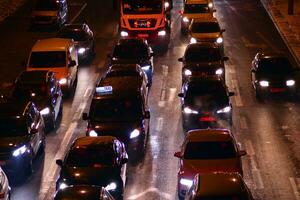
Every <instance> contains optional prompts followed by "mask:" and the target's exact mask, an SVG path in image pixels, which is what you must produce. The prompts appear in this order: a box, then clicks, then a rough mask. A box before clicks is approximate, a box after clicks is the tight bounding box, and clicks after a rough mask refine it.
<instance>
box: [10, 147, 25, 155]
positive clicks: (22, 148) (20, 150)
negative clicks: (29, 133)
mask: <svg viewBox="0 0 300 200" xmlns="http://www.w3.org/2000/svg"><path fill="white" fill-rule="evenodd" d="M26 150H27V147H26V146H25V145H23V146H21V147H19V148H18V149H16V150H14V152H13V156H14V157H18V156H19V155H22V154H23V153H25V151H26Z"/></svg>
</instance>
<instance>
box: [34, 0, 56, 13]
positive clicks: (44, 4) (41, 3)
mask: <svg viewBox="0 0 300 200" xmlns="http://www.w3.org/2000/svg"><path fill="white" fill-rule="evenodd" d="M58 8H59V4H58V3H57V2H56V1H55V0H38V1H37V3H36V7H35V9H36V10H40V11H47V10H50V11H56V10H58Z"/></svg>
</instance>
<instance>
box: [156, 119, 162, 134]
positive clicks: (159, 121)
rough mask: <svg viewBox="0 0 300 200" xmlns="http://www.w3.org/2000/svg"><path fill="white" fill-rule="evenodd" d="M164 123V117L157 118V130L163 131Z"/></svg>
mask: <svg viewBox="0 0 300 200" xmlns="http://www.w3.org/2000/svg"><path fill="white" fill-rule="evenodd" d="M163 123H164V118H162V117H159V118H157V122H156V127H155V130H156V131H161V130H162V127H163Z"/></svg>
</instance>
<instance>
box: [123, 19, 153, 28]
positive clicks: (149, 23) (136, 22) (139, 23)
mask: <svg viewBox="0 0 300 200" xmlns="http://www.w3.org/2000/svg"><path fill="white" fill-rule="evenodd" d="M156 21H157V20H156V19H129V20H128V22H129V25H130V27H131V28H154V27H155V25H156Z"/></svg>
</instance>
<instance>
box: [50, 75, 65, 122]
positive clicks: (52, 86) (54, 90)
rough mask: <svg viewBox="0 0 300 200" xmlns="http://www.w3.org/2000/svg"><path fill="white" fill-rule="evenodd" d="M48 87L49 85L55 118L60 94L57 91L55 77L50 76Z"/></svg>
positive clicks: (58, 107)
mask: <svg viewBox="0 0 300 200" xmlns="http://www.w3.org/2000/svg"><path fill="white" fill-rule="evenodd" d="M49 87H50V96H51V97H50V98H51V104H52V107H53V109H54V114H55V120H56V119H57V116H58V114H59V111H60V105H61V101H62V96H61V94H60V92H59V88H58V87H59V86H58V84H57V81H56V79H55V78H50V80H49Z"/></svg>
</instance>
